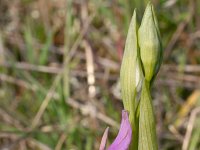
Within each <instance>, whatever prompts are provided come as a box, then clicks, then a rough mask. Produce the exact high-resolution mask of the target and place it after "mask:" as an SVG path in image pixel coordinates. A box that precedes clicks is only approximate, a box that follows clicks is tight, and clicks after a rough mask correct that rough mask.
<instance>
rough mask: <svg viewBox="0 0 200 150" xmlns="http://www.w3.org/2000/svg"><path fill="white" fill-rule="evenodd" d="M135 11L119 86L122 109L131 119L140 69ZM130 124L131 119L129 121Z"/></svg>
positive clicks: (137, 89)
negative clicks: (127, 112)
mask: <svg viewBox="0 0 200 150" xmlns="http://www.w3.org/2000/svg"><path fill="white" fill-rule="evenodd" d="M136 25H137V22H136V11H134V14H133V17H132V20H131V23H130V26H129V30H128V35H127V39H126V44H125V50H124V56H123V60H122V65H121V70H120V85H121V92H122V99H123V103H124V107H125V109H126V110H128V111H129V113H130V118H132V117H133V114H134V110H135V107H136V106H135V97H136V92H137V91H139V90H140V88H139V87H140V84H141V83H140V82H141V80H142V77H141V73H142V72H141V69H140V68H141V67H140V65H139V58H138V44H137V26H136ZM131 122H132V119H131Z"/></svg>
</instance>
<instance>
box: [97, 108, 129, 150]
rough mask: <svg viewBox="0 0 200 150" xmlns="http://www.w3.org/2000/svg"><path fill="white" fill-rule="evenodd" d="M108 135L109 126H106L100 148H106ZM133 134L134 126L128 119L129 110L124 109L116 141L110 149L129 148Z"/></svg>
mask: <svg viewBox="0 0 200 150" xmlns="http://www.w3.org/2000/svg"><path fill="white" fill-rule="evenodd" d="M107 136H108V128H106V130H105V132H104V135H103V137H102V140H101V145H100V149H99V150H105V147H106V140H107ZM131 136H132V128H131V125H130V122H129V119H128V112H127V111H125V110H123V111H122V121H121V125H120V129H119V133H118V135H117V137H116V139H115V140H114V142H113V143H112V144H111V145H110V146H109V148H108V150H128V147H129V145H130V142H131Z"/></svg>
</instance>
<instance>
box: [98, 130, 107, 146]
mask: <svg viewBox="0 0 200 150" xmlns="http://www.w3.org/2000/svg"><path fill="white" fill-rule="evenodd" d="M108 130H109V127H107V128H106V130H105V131H104V134H103V137H102V139H101V144H100V148H99V150H105V148H106V141H107V137H108Z"/></svg>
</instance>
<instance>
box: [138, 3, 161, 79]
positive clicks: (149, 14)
mask: <svg viewBox="0 0 200 150" xmlns="http://www.w3.org/2000/svg"><path fill="white" fill-rule="evenodd" d="M138 32H139V33H138V39H139V46H140V56H141V60H142V64H143V68H144V74H145V79H146V80H147V81H151V80H152V78H153V77H154V76H155V75H156V74H157V72H158V70H159V68H160V64H161V63H160V61H161V60H160V59H161V58H162V57H161V54H162V46H161V42H160V33H159V29H158V25H157V20H156V16H155V14H154V10H153V6H152V5H151V4H148V6H147V8H146V10H145V13H144V16H143V19H142V23H141V26H140V28H139V31H138Z"/></svg>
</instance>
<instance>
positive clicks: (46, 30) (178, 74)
mask: <svg viewBox="0 0 200 150" xmlns="http://www.w3.org/2000/svg"><path fill="white" fill-rule="evenodd" d="M147 3H148V1H147V0H141V1H138V0H113V1H108V0H66V1H65V0H60V1H54V0H12V2H11V1H9V0H2V1H1V2H0V100H1V101H0V149H4V148H8V149H13V150H23V149H25V150H26V149H27V150H36V149H38V150H51V149H55V150H62V149H63V150H65V149H67V150H68V149H69V150H93V149H98V148H99V144H100V140H101V137H102V134H103V131H104V129H105V128H106V127H107V126H110V131H109V132H110V133H109V141H108V144H110V143H111V142H112V141H113V139H114V137H116V135H117V131H118V128H119V122H120V118H121V110H122V109H123V104H122V101H121V96H120V86H119V74H120V65H121V61H122V56H123V49H124V45H125V39H126V35H127V32H128V26H129V23H130V21H131V17H132V15H133V11H134V8H137V16H138V18H137V19H138V22H141V19H142V16H143V12H144V9H145V7H146V5H147ZM152 3H153V5H154V8H155V11H156V15H157V18H158V20H159V21H158V23H159V28H160V31H161V36H162V43H163V51H164V55H163V64H162V67H161V68H160V71H159V73H158V75H157V77H156V80H155V82H154V84H153V87H152V88H153V90H152V99H153V105H154V106H153V107H154V110H155V115H156V124H157V127H156V130H157V137H158V145H159V150H179V149H183V150H196V149H200V142H199V141H200V136H199V135H200V117H199V112H200V90H199V85H200V67H199V64H200V59H199V58H200V53H199V49H200V43H199V37H200V32H199V31H200V18H199V16H200V11H199V7H200V1H197V0H191V1H187V0H168V1H164V0H152Z"/></svg>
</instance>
